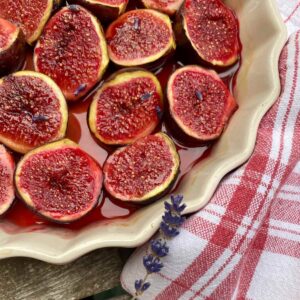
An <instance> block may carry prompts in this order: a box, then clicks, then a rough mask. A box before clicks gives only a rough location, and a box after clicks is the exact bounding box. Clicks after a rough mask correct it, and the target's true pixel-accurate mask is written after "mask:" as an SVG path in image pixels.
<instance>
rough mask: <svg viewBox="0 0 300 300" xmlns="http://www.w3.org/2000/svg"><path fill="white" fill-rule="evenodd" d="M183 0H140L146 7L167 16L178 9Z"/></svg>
mask: <svg viewBox="0 0 300 300" xmlns="http://www.w3.org/2000/svg"><path fill="white" fill-rule="evenodd" d="M183 1H184V0H167V1H166V0H142V2H143V4H144V6H145V7H146V8H150V9H155V10H158V11H160V12H162V13H165V14H167V15H169V16H172V15H174V14H175V13H176V12H177V11H179V9H180V7H181V5H182V3H183Z"/></svg>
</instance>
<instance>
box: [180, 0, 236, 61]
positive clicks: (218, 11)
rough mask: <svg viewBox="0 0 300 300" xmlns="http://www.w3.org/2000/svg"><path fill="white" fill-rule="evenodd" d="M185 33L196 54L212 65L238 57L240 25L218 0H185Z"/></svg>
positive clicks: (227, 8) (231, 12) (183, 11)
mask: <svg viewBox="0 0 300 300" xmlns="http://www.w3.org/2000/svg"><path fill="white" fill-rule="evenodd" d="M182 18H183V28H184V32H185V35H186V37H187V39H188V40H189V42H190V43H191V45H192V47H193V49H194V50H195V51H196V52H197V54H198V55H199V57H200V58H201V59H202V60H203V61H205V62H207V63H209V64H211V65H214V66H221V67H226V66H229V65H232V64H233V63H234V62H236V61H237V59H238V58H239V56H240V51H241V49H240V42H239V24H238V20H237V18H236V17H235V15H234V13H233V11H232V10H231V9H230V8H229V7H227V6H226V5H225V4H224V3H223V2H222V1H220V0H210V1H207V0H186V1H185V2H184V5H183V8H182Z"/></svg>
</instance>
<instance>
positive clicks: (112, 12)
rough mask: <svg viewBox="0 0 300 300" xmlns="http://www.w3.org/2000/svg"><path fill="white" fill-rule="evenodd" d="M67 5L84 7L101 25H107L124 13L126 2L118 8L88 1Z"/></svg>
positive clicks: (80, 0) (82, 0)
mask: <svg viewBox="0 0 300 300" xmlns="http://www.w3.org/2000/svg"><path fill="white" fill-rule="evenodd" d="M68 3H70V4H78V5H81V6H82V7H85V8H86V9H88V10H89V11H91V12H92V13H93V14H94V15H95V16H96V17H97V18H98V19H99V21H100V22H101V23H104V24H108V23H109V22H111V21H113V20H115V19H117V18H118V17H119V16H120V15H121V14H122V13H124V12H125V10H126V7H127V4H128V1H127V0H126V1H124V3H122V4H120V5H119V6H112V5H109V4H105V3H92V2H91V1H89V0H69V1H68Z"/></svg>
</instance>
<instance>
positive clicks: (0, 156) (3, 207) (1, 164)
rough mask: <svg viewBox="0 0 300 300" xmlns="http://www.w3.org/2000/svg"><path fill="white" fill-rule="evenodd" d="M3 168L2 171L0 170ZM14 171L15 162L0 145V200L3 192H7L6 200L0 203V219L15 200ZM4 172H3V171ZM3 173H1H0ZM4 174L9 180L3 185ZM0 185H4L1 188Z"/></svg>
mask: <svg viewBox="0 0 300 300" xmlns="http://www.w3.org/2000/svg"><path fill="white" fill-rule="evenodd" d="M2 168H3V170H1V169H2ZM14 169H15V162H14V159H13V157H12V155H11V154H10V153H9V152H8V151H7V150H6V149H5V147H4V146H3V145H1V144H0V179H1V181H0V192H1V193H0V200H1V197H3V195H4V190H2V188H4V189H5V191H6V192H7V195H6V196H7V199H5V201H4V203H3V202H0V217H1V216H3V215H4V214H5V213H6V212H7V211H8V210H9V209H10V207H11V206H12V204H13V202H14V199H15V192H14V182H13V181H14V180H13V177H14V176H13V175H14ZM4 170H5V171H4ZM2 171H3V173H2ZM4 172H7V174H5V175H8V176H9V178H8V182H6V183H4V182H2V179H3V178H2V177H1V176H2V175H4ZM1 184H5V186H1Z"/></svg>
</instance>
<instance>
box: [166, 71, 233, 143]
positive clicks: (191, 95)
mask: <svg viewBox="0 0 300 300" xmlns="http://www.w3.org/2000/svg"><path fill="white" fill-rule="evenodd" d="M167 94H168V102H169V108H170V114H171V117H172V118H173V119H174V121H175V122H176V123H177V125H178V126H179V127H180V128H181V129H182V130H183V131H184V132H185V133H186V134H187V135H188V136H189V137H192V138H194V139H196V140H198V141H203V142H206V141H210V140H214V139H216V138H218V137H219V136H220V135H221V133H222V131H223V130H224V127H225V125H226V124H227V122H228V121H229V119H230V117H231V115H232V114H233V113H234V111H235V110H236V109H237V107H238V106H237V103H236V101H235V99H234V98H233V96H232V95H231V93H230V91H229V90H228V88H227V87H226V85H225V84H224V83H223V81H222V80H221V79H220V78H219V76H218V75H217V73H216V72H214V71H209V70H205V69H203V68H201V67H199V66H186V67H183V68H180V69H178V70H176V71H175V72H174V73H173V74H172V75H171V77H170V78H169V81H168V86H167Z"/></svg>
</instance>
